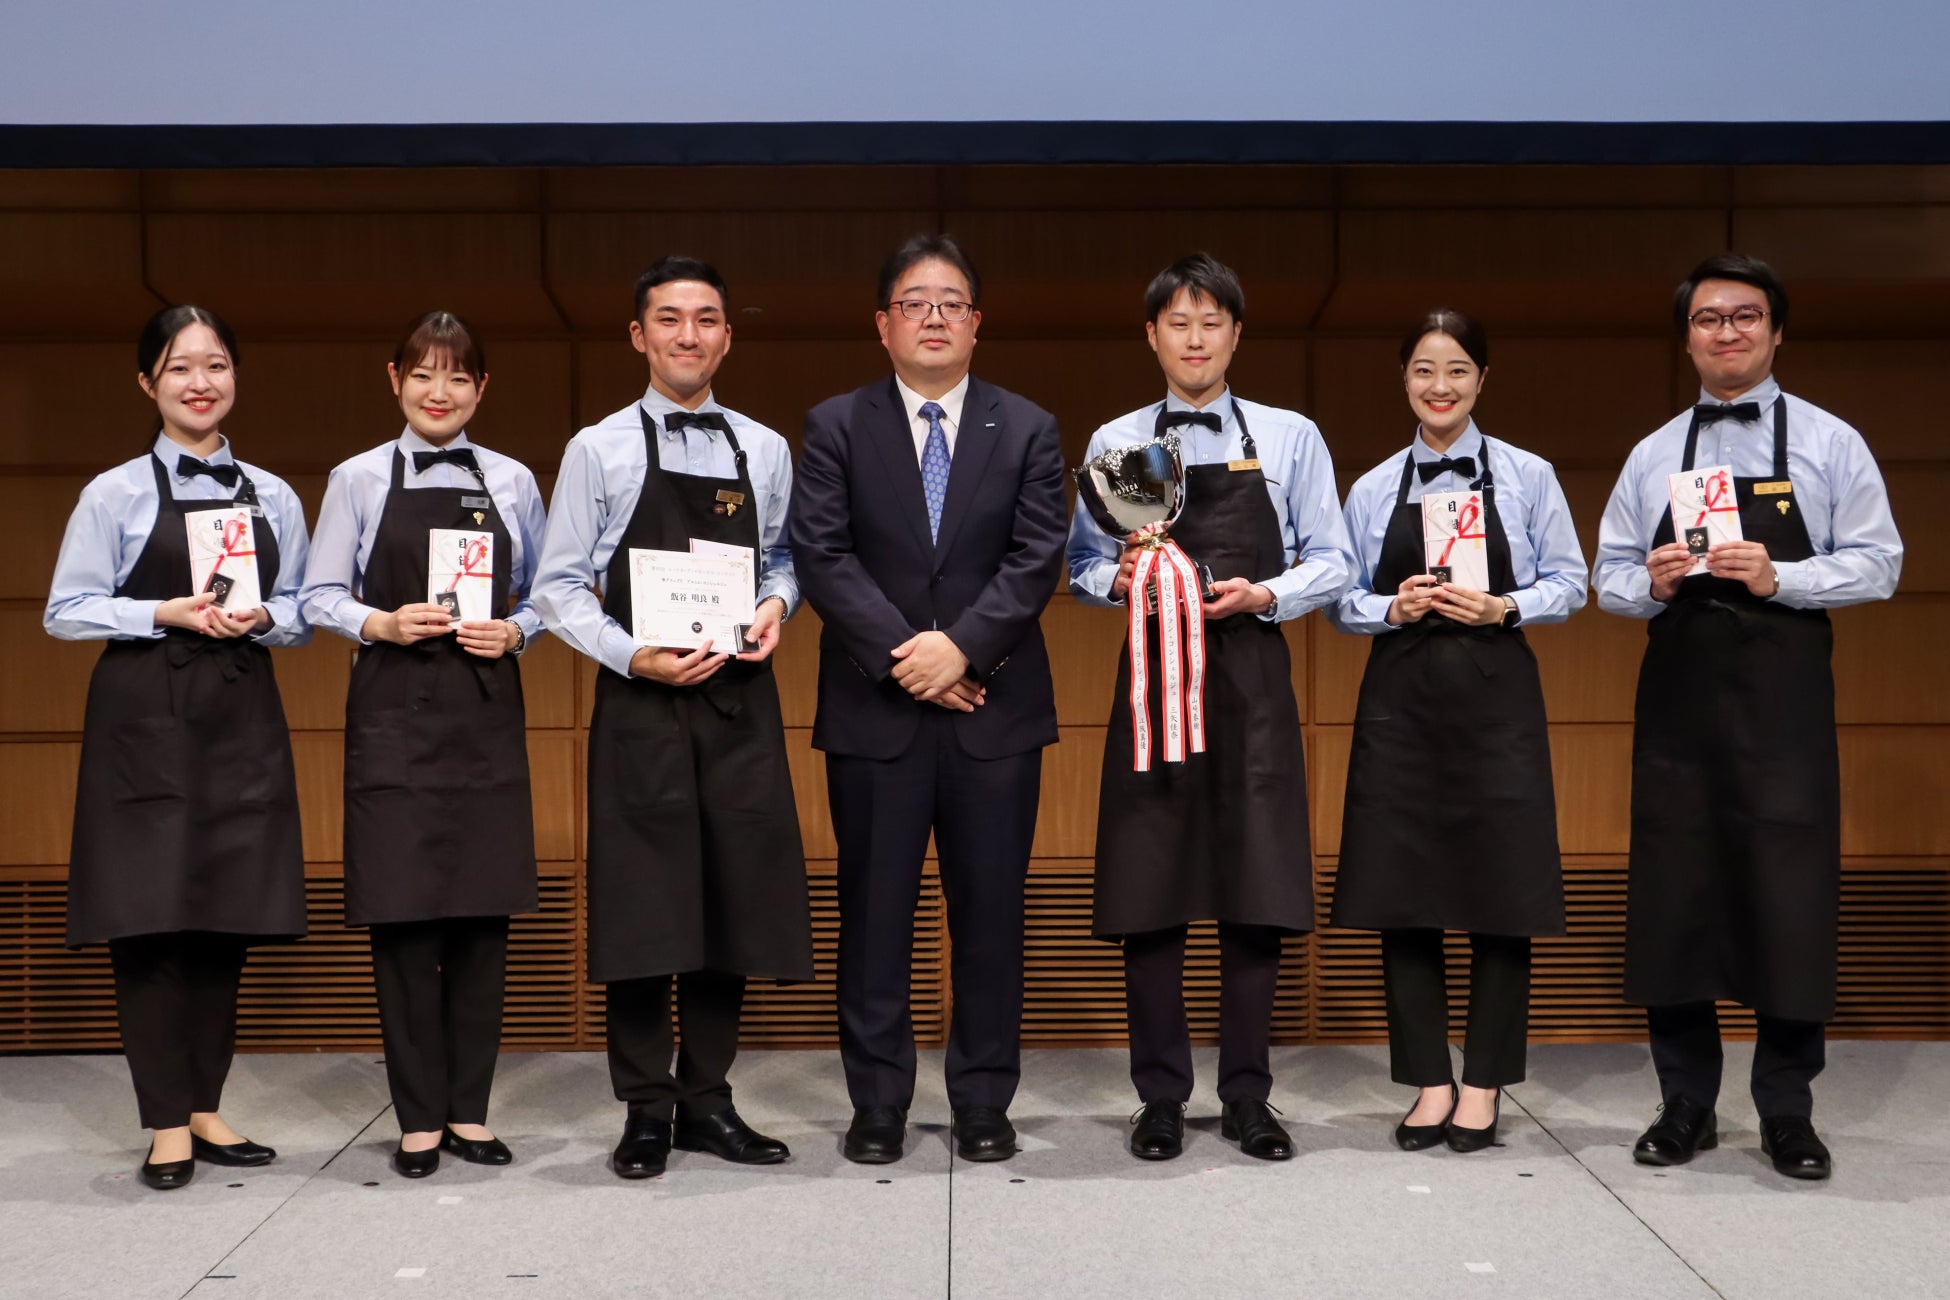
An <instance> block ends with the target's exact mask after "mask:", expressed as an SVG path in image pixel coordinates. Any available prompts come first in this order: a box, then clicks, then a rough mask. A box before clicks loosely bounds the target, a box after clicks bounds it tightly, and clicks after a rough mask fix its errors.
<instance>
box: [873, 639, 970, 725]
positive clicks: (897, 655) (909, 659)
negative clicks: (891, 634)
mask: <svg viewBox="0 0 1950 1300" xmlns="http://www.w3.org/2000/svg"><path fill="white" fill-rule="evenodd" d="M893 657H894V680H895V681H896V682H899V683H900V685H901V689H902V690H905V691H906V692H907V693H908V694H909V695H912V696H913V697H914V698H915V699H917V700H925V701H927V702H928V703H929V704H938V705H940V706H941V707H942V708H944V709H952V710H953V711H955V712H957V713H973V712H974V711H975V710H976V709H978V708H980V707H981V706H982V705H983V704H985V703H987V702H988V691H987V690H986V689H985V688H984V687H983V686H982V684H981V683H980V682H978V681H976V680H975V678H974V677H973V676H972V675H971V674H970V673H969V671H968V656H967V655H965V654H963V653H962V652H961V647H960V646H957V645H956V644H955V643H954V642H953V641H952V640H950V639H949V637H948V634H947V633H946V632H934V631H929V632H916V633H915V634H914V635H913V636H911V637H909V638H907V640H905V641H903V642H901V643H900V644H899V645H897V646H895V647H894V649H893Z"/></svg>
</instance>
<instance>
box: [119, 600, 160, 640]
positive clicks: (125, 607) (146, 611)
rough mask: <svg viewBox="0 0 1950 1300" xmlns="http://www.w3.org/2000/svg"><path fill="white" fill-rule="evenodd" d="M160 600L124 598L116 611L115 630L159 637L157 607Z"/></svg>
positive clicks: (127, 634) (125, 633)
mask: <svg viewBox="0 0 1950 1300" xmlns="http://www.w3.org/2000/svg"><path fill="white" fill-rule="evenodd" d="M161 604H162V602H161V601H160V600H123V601H122V602H121V604H120V605H119V606H118V607H117V609H116V611H115V630H116V631H118V632H120V633H122V635H124V636H137V637H159V636H161V635H162V634H163V630H162V629H161V628H159V627H157V626H156V609H157V607H158V606H160V605H161Z"/></svg>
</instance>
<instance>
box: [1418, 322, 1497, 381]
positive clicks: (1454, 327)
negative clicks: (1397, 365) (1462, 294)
mask: <svg viewBox="0 0 1950 1300" xmlns="http://www.w3.org/2000/svg"><path fill="white" fill-rule="evenodd" d="M1431 334H1447V335H1448V336H1449V337H1450V338H1452V339H1454V340H1455V341H1456V346H1458V347H1460V348H1461V349H1462V350H1463V354H1464V355H1465V356H1467V357H1468V358H1469V359H1470V360H1471V361H1474V362H1475V363H1476V368H1477V369H1478V370H1488V369H1489V368H1490V336H1489V335H1487V334H1485V333H1484V332H1483V322H1482V321H1479V320H1477V319H1476V318H1475V317H1474V316H1471V315H1470V314H1469V313H1468V312H1466V311H1457V310H1456V309H1455V308H1454V307H1437V308H1436V309H1435V310H1434V311H1432V312H1430V313H1429V314H1428V315H1426V316H1424V317H1423V318H1422V319H1421V320H1420V321H1419V322H1418V323H1417V324H1416V325H1415V327H1414V328H1413V329H1411V330H1409V332H1408V333H1406V334H1404V335H1402V365H1403V366H1404V367H1406V366H1407V365H1408V363H1409V359H1410V358H1412V357H1413V356H1414V355H1415V345H1416V344H1418V343H1420V342H1421V341H1422V340H1423V339H1425V338H1427V337H1428V336H1429V335H1431Z"/></svg>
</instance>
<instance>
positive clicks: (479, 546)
mask: <svg viewBox="0 0 1950 1300" xmlns="http://www.w3.org/2000/svg"><path fill="white" fill-rule="evenodd" d="M427 603H428V604H429V605H439V606H441V607H442V608H444V609H445V610H446V611H447V612H448V613H449V614H450V615H452V616H453V617H455V618H457V619H459V620H460V621H461V622H463V623H485V622H487V621H488V620H490V619H492V618H494V617H495V613H494V534H493V533H490V532H470V531H469V530H467V529H465V528H429V529H427Z"/></svg>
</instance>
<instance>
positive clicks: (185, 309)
mask: <svg viewBox="0 0 1950 1300" xmlns="http://www.w3.org/2000/svg"><path fill="white" fill-rule="evenodd" d="M192 325H207V326H208V327H209V329H210V332H211V333H212V334H215V335H216V336H217V342H219V343H221V344H223V350H224V352H225V353H226V354H228V355H229V357H230V365H231V368H232V369H238V368H240V367H241V366H242V364H243V362H242V360H241V358H240V357H239V356H238V354H237V335H236V333H235V332H233V331H232V330H231V328H230V326H229V325H227V324H225V323H224V319H223V317H221V316H219V315H217V314H216V313H215V312H213V311H211V310H210V309H209V308H208V307H197V306H194V305H192V304H190V303H183V304H180V305H178V306H175V307H165V308H163V309H162V310H161V311H159V312H157V313H156V314H155V315H154V316H151V317H150V318H149V321H148V323H147V324H145V325H144V326H143V327H142V333H141V334H139V335H137V336H136V340H135V372H136V373H137V374H138V375H141V376H143V377H144V378H145V379H147V380H149V382H150V383H152V384H153V383H154V382H155V380H156V371H157V370H158V369H159V368H160V367H161V365H162V363H163V362H164V361H165V360H167V359H168V357H169V351H170V349H171V348H172V347H174V346H175V345H176V336H177V335H179V334H181V333H182V332H183V331H184V330H186V329H188V328H189V327H190V326H192ZM162 429H163V422H162V417H161V415H158V416H157V417H156V427H155V428H153V429H151V430H149V437H148V439H147V441H145V442H144V443H143V445H142V449H143V450H144V451H148V450H149V448H150V446H151V444H153V443H154V442H155V441H156V435H157V434H159V433H161V432H162Z"/></svg>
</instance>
